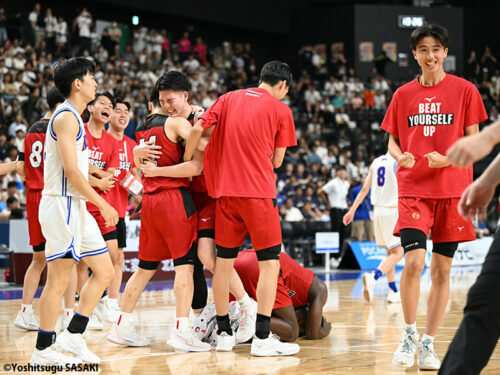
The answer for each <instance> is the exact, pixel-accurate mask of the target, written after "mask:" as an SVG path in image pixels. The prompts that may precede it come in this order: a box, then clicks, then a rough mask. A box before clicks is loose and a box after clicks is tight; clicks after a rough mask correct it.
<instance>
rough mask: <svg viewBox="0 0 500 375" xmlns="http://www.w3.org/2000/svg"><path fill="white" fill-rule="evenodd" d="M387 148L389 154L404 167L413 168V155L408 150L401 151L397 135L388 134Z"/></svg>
mask: <svg viewBox="0 0 500 375" xmlns="http://www.w3.org/2000/svg"><path fill="white" fill-rule="evenodd" d="M388 150H389V153H390V154H391V156H392V157H393V158H394V159H396V161H397V162H398V163H399V164H400V165H401V166H402V167H404V168H413V166H414V165H415V157H414V156H413V155H412V154H411V153H409V152H408V151H406V152H403V150H401V145H400V143H399V137H398V136H396V135H394V134H391V135H390V136H389V145H388Z"/></svg>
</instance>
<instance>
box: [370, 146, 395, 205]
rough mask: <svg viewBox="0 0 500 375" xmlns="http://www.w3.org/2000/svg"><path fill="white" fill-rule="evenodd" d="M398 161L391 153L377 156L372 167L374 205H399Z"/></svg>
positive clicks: (372, 199)
mask: <svg viewBox="0 0 500 375" xmlns="http://www.w3.org/2000/svg"><path fill="white" fill-rule="evenodd" d="M397 166H398V162H397V161H396V160H395V159H394V158H393V157H392V156H391V155H390V154H389V153H387V154H385V155H382V156H379V157H378V158H376V159H375V160H374V161H373V163H372V165H371V166H370V169H371V171H372V181H371V183H372V185H371V189H370V191H371V201H372V204H373V205H374V206H379V207H393V208H394V207H397V206H398V180H397V179H396V168H397Z"/></svg>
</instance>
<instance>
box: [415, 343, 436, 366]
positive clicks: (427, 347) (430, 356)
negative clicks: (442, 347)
mask: <svg viewBox="0 0 500 375" xmlns="http://www.w3.org/2000/svg"><path fill="white" fill-rule="evenodd" d="M417 355H418V368H419V369H420V370H439V368H440V367H441V362H440V361H439V359H438V357H437V355H436V353H435V352H434V343H433V342H432V341H431V340H429V339H425V340H422V342H419V343H418V345H417Z"/></svg>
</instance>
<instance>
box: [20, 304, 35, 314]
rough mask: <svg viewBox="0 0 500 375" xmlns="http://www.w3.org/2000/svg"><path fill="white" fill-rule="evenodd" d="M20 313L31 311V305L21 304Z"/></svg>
mask: <svg viewBox="0 0 500 375" xmlns="http://www.w3.org/2000/svg"><path fill="white" fill-rule="evenodd" d="M21 311H22V312H29V311H33V305H32V304H29V305H25V304H24V303H22V304H21Z"/></svg>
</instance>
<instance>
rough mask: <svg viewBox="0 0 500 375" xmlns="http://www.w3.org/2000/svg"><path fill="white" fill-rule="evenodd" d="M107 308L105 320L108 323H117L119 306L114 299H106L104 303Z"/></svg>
mask: <svg viewBox="0 0 500 375" xmlns="http://www.w3.org/2000/svg"><path fill="white" fill-rule="evenodd" d="M106 307H107V314H108V315H107V320H108V321H109V322H110V323H116V322H118V318H119V317H120V306H119V305H118V301H117V300H115V299H109V298H108V299H107V301H106Z"/></svg>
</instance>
